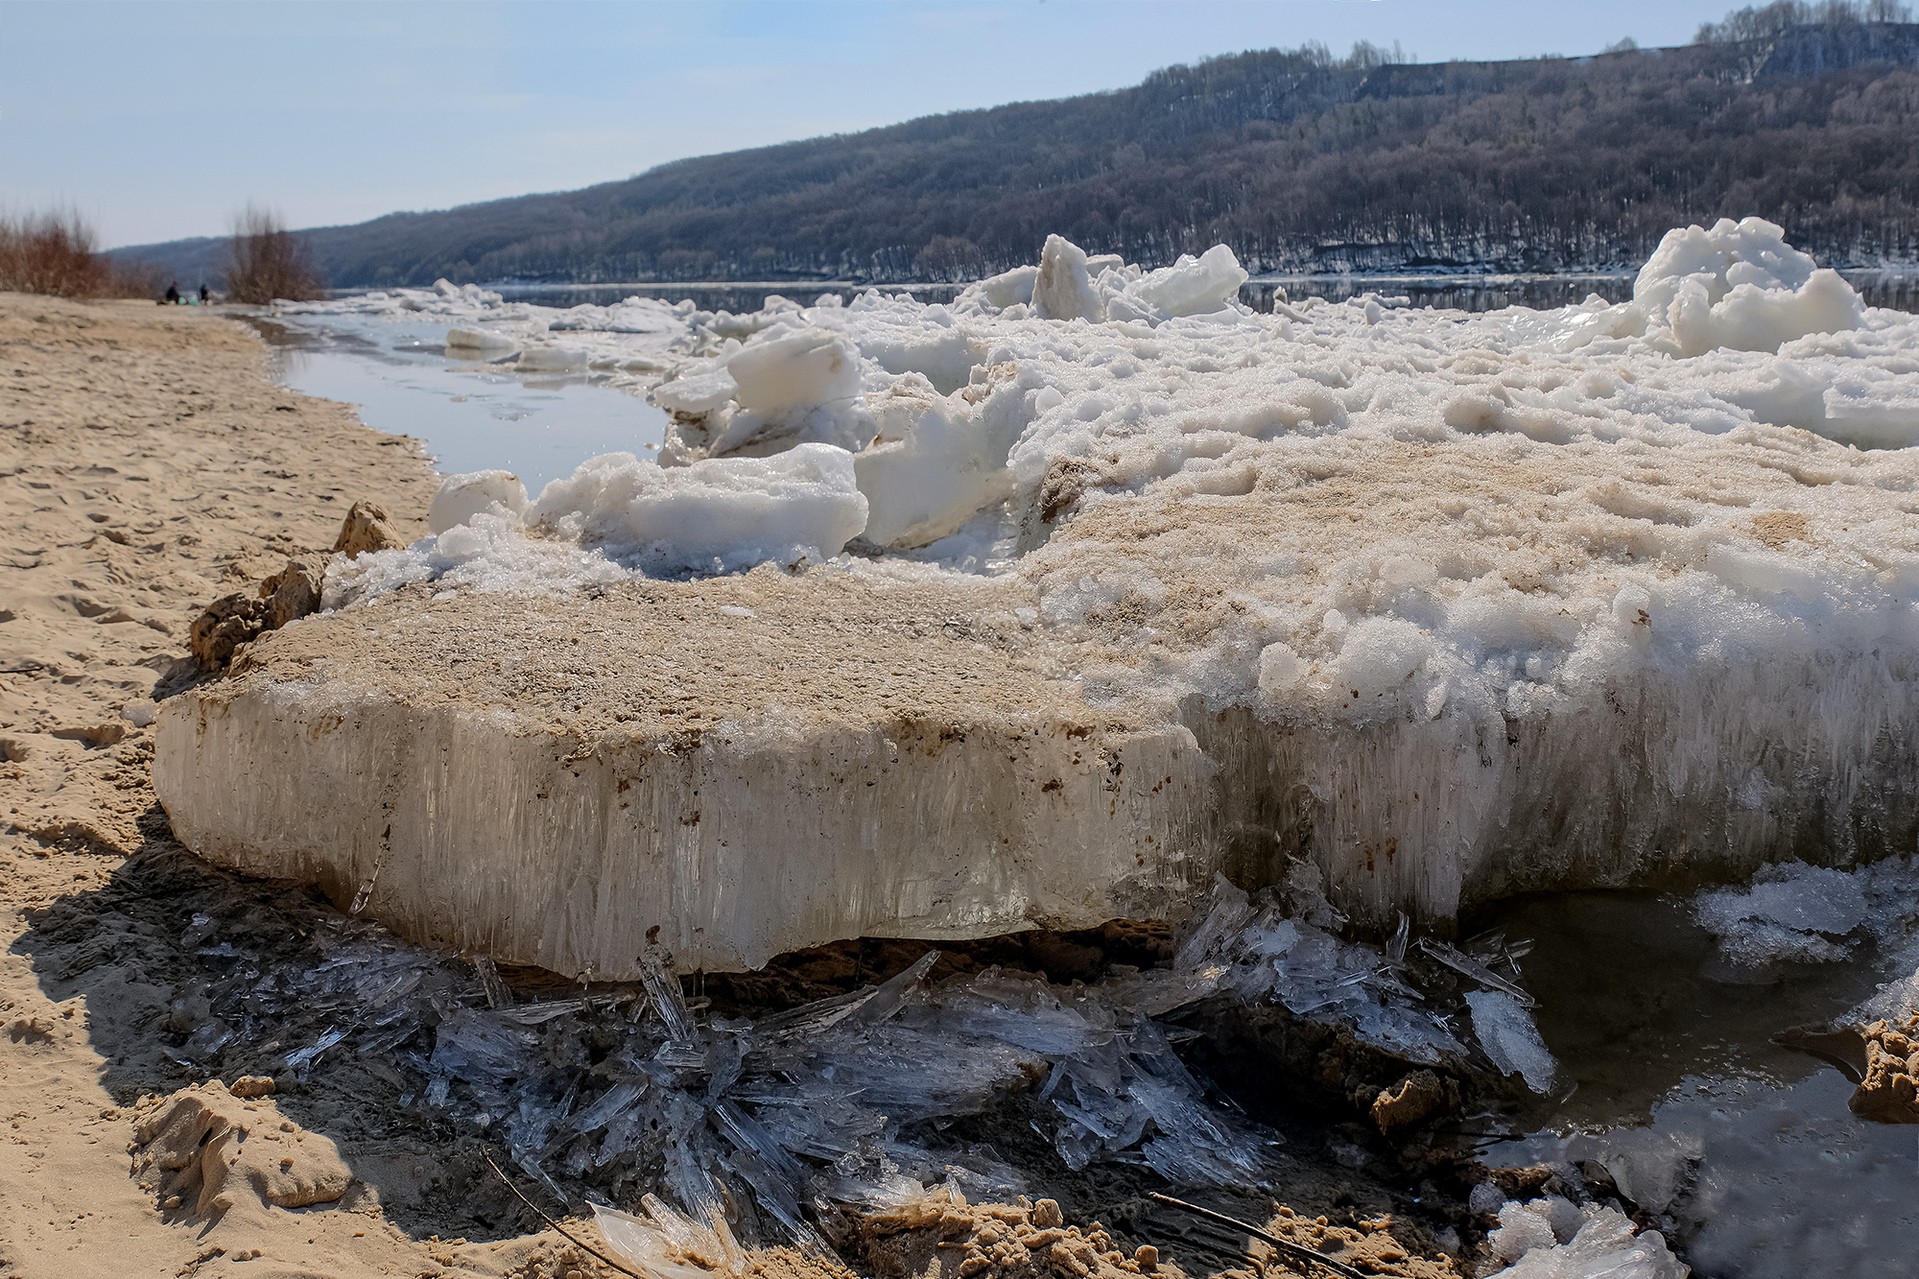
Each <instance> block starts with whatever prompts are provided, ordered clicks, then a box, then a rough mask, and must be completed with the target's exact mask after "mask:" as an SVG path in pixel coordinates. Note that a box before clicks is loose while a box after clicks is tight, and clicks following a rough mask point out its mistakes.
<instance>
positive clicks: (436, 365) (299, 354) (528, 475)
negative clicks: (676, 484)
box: [253, 316, 666, 494]
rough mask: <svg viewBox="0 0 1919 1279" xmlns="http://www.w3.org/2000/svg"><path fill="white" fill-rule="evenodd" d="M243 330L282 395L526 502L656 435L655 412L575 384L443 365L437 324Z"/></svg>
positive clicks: (661, 420) (316, 322)
mask: <svg viewBox="0 0 1919 1279" xmlns="http://www.w3.org/2000/svg"><path fill="white" fill-rule="evenodd" d="M253 323H254V326H255V327H256V328H257V329H259V330H260V331H261V333H262V335H263V336H265V337H266V339H267V341H268V343H269V344H270V345H272V346H273V348H274V350H275V354H276V359H277V363H278V372H279V376H280V380H281V381H283V382H284V383H286V385H287V386H289V387H291V388H293V389H294V390H296V391H300V392H302V393H304V394H307V395H316V396H320V397H322V398H324V399H329V400H340V401H343V402H345V403H348V404H352V405H354V406H356V407H357V408H358V409H359V412H360V420H361V421H363V422H365V423H366V424H367V425H368V426H370V427H372V428H373V429H374V430H376V431H386V432H388V433H389V434H393V435H411V436H413V437H414V438H416V439H418V440H420V441H421V443H422V444H424V445H425V447H426V451H427V453H428V454H429V455H431V456H432V458H433V460H434V465H435V466H436V467H438V469H439V470H440V471H441V472H442V473H444V474H449V475H450V474H455V473H458V472H461V471H484V470H494V469H500V470H508V471H512V472H513V473H514V474H516V475H518V476H519V477H520V479H521V480H523V481H524V482H525V483H526V487H527V490H528V492H530V493H535V494H537V493H538V492H539V491H540V488H541V487H542V486H543V485H545V484H546V483H547V482H548V481H549V480H555V479H559V478H561V477H563V476H567V475H571V474H572V473H573V471H574V468H576V467H577V466H579V464H580V463H581V462H583V461H585V460H586V459H587V458H589V457H595V456H597V455H599V454H601V453H634V454H638V455H639V456H642V457H645V456H648V455H649V453H650V452H651V450H653V449H657V448H658V447H659V446H660V440H661V437H662V435H663V434H664V432H665V430H666V414H664V413H662V412H661V411H660V410H659V409H656V408H654V407H653V406H652V405H651V404H648V403H647V402H646V401H645V400H642V399H641V398H639V397H638V396H636V395H629V394H627V393H625V392H622V391H615V390H611V389H609V388H607V387H604V386H599V385H596V384H595V383H594V382H592V381H591V380H590V379H589V378H587V377H586V376H585V375H584V374H567V375H544V376H528V377H521V376H517V375H515V374H514V373H512V372H510V371H508V370H504V369H495V368H492V367H490V366H488V365H486V364H484V363H478V362H464V361H454V360H449V359H447V358H446V356H445V355H444V354H443V351H444V345H443V344H444V342H445V338H446V328H447V326H446V323H445V322H444V321H438V322H419V323H403V324H393V323H384V322H381V323H373V322H365V321H359V322H356V321H355V320H354V319H353V317H341V316H325V317H299V318H297V319H296V320H295V321H294V322H293V323H283V322H280V321H276V320H269V319H256V320H254V322H253Z"/></svg>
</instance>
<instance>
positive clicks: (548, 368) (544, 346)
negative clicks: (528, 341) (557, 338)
mask: <svg viewBox="0 0 1919 1279" xmlns="http://www.w3.org/2000/svg"><path fill="white" fill-rule="evenodd" d="M587 360H588V355H587V352H586V351H585V350H583V349H582V348H580V347H577V346H562V345H559V344H557V343H550V342H542V343H540V344H539V345H537V346H528V347H524V348H522V349H521V351H520V359H519V367H520V368H522V369H525V370H527V371H528V372H532V373H574V372H578V371H580V370H582V369H584V368H586V365H587Z"/></svg>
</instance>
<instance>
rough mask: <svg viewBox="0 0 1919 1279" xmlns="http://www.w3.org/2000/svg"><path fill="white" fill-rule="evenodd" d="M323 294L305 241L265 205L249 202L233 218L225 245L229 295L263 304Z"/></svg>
mask: <svg viewBox="0 0 1919 1279" xmlns="http://www.w3.org/2000/svg"><path fill="white" fill-rule="evenodd" d="M325 295H326V286H325V285H324V284H323V283H322V282H321V280H320V273H319V271H318V270H317V269H315V267H314V265H313V262H312V259H311V258H309V257H308V256H307V251H306V246H305V245H303V244H301V243H300V241H299V240H298V239H296V238H295V237H294V235H293V233H292V232H290V231H288V230H287V229H286V227H285V225H284V224H282V223H281V221H280V218H279V215H278V214H276V213H274V212H272V211H271V210H269V209H262V208H259V207H257V206H255V205H248V206H247V207H246V209H245V210H243V211H242V212H241V214H240V216H239V217H237V218H235V219H234V223H233V244H232V246H231V247H230V248H229V250H228V259H227V296H228V297H229V298H231V299H232V300H233V301H235V302H251V303H254V304H256V305H264V304H266V303H268V302H272V301H275V300H281V301H287V302H306V301H311V300H313V299H315V298H320V297H324V296H325Z"/></svg>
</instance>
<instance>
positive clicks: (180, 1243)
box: [0, 294, 541, 1279]
mask: <svg viewBox="0 0 1919 1279" xmlns="http://www.w3.org/2000/svg"><path fill="white" fill-rule="evenodd" d="M434 482H435V479H434V476H433V473H432V471H431V469H430V468H429V467H428V466H427V464H426V462H425V460H424V459H423V458H422V457H421V455H420V454H419V451H418V449H417V447H416V446H415V445H414V444H413V442H412V441H410V440H406V439H402V438H395V437H390V436H381V435H377V434H375V433H374V432H372V431H370V430H368V429H366V428H365V427H364V426H362V425H361V424H360V423H359V421H358V420H357V419H356V418H355V417H354V415H353V413H352V411H351V410H350V409H348V408H346V407H345V406H343V405H338V404H331V403H328V402H325V401H321V400H311V399H306V398H304V397H301V396H297V395H293V394H291V393H289V392H288V391H286V390H284V389H283V388H281V387H279V386H276V385H275V384H274V383H273V382H272V380H271V379H270V378H269V376H268V373H267V353H266V350H265V348H264V347H263V346H262V345H261V344H260V343H259V342H258V341H257V340H256V339H255V338H253V337H252V335H250V334H249V333H247V332H246V331H245V330H243V329H242V328H240V327H239V326H238V325H235V324H232V323H230V322H228V321H225V320H222V319H220V318H218V317H217V316H216V315H214V314H211V313H208V312H203V311H199V310H188V309H185V308H179V309H175V308H156V307H153V306H151V305H143V304H140V303H101V304H92V305H85V304H77V303H70V302H63V301H58V300H52V299H45V298H37V297H27V296H23V295H17V294H0V494H3V495H4V498H3V499H0V500H3V501H4V506H5V509H6V511H7V517H8V518H7V519H6V521H5V522H4V527H0V793H4V795H5V801H4V811H0V868H4V869H3V870H0V930H4V943H5V954H4V955H0V1108H3V1109H4V1113H5V1115H6V1118H7V1122H8V1125H9V1128H8V1133H7V1136H8V1138H9V1140H7V1141H6V1142H5V1143H3V1144H0V1203H4V1205H5V1209H4V1211H3V1212H0V1216H3V1217H4V1218H5V1221H6V1225H5V1226H4V1228H0V1274H7V1275H23V1276H35V1277H36V1279H37V1277H38V1276H54V1275H82V1274H98V1275H104V1274H117V1275H125V1276H136V1275H172V1274H190V1273H203V1274H204V1273H222V1274H223V1273H227V1269H226V1266H225V1264H224V1263H225V1262H233V1261H237V1260H240V1259H242V1258H243V1257H251V1258H252V1259H253V1260H252V1264H251V1265H249V1266H248V1267H247V1269H246V1273H248V1274H256V1275H258V1274H293V1273H299V1274H314V1275H338V1276H359V1275H375V1274H392V1273H404V1274H430V1273H442V1272H443V1270H442V1266H441V1261H440V1258H442V1257H444V1258H447V1259H450V1260H454V1261H456V1262H457V1261H458V1258H457V1257H455V1256H454V1254H455V1252H456V1251H457V1250H455V1249H453V1248H450V1247H448V1246H445V1245H439V1244H434V1243H431V1242H428V1241H424V1240H416V1239H414V1238H410V1237H409V1236H408V1235H407V1234H406V1233H405V1232H404V1231H402V1230H401V1229H400V1228H398V1227H397V1226H395V1225H393V1224H392V1223H391V1222H390V1221H388V1220H387V1219H385V1218H384V1217H383V1216H382V1215H381V1213H380V1210H379V1206H378V1200H377V1196H372V1195H369V1194H366V1193H361V1194H357V1195H355V1196H354V1197H352V1198H351V1199H350V1200H349V1201H347V1202H346V1203H344V1204H343V1205H342V1206H343V1208H344V1209H345V1210H343V1211H337V1212H303V1213H297V1214H296V1213H294V1212H290V1211H288V1210H287V1209H284V1208H279V1207H270V1206H269V1205H267V1204H266V1203H265V1202H264V1201H263V1200H262V1198H261V1192H260V1191H258V1190H255V1189H254V1188H253V1187H252V1186H250V1185H249V1184H247V1183H246V1182H245V1181H244V1180H243V1179H240V1178H234V1179H233V1180H234V1181H235V1183H236V1184H235V1185H234V1186H233V1187H230V1188H229V1192H230V1193H231V1194H232V1196H233V1198H234V1200H235V1203H234V1206H233V1207H232V1208H231V1209H229V1210H227V1211H226V1212H225V1213H223V1214H221V1215H220V1217H219V1219H218V1220H217V1222H209V1221H207V1220H205V1219H202V1218H200V1217H199V1215H198V1214H197V1213H196V1212H194V1211H192V1210H191V1207H192V1206H191V1205H189V1206H187V1207H177V1206H176V1207H173V1208H169V1207H167V1206H166V1205H167V1203H168V1195H167V1193H166V1187H164V1186H162V1185H160V1184H159V1183H158V1179H157V1177H156V1175H155V1174H154V1172H153V1170H152V1169H148V1170H147V1171H146V1172H144V1173H143V1172H142V1171H141V1170H140V1169H139V1168H138V1166H137V1162H136V1161H135V1160H134V1159H133V1158H132V1157H130V1155H129V1151H130V1150H135V1149H137V1148H138V1147H139V1144H140V1142H139V1138H140V1135H141V1134H140V1121H141V1119H142V1118H144V1117H146V1116H148V1115H149V1114H150V1113H151V1112H152V1110H153V1109H154V1105H153V1101H152V1099H154V1098H157V1097H164V1096H165V1095H166V1094H168V1093H171V1092H172V1091H174V1090H175V1089H178V1088H180V1087H181V1084H182V1082H183V1081H182V1075H183V1073H184V1072H183V1069H182V1067H181V1065H180V1063H178V1062H176V1061H173V1060H171V1059H169V1057H168V1056H167V1055H166V1054H165V1053H164V1052H163V1051H162V1050H161V1037H160V1035H159V1034H158V1033H157V1032H159V1031H160V1030H161V1029H162V1028H163V1027H164V1025H165V1023H166V1022H167V1021H168V1019H170V1018H171V1019H178V1018H181V1017H191V1016H192V1015H193V1012H194V1008H193V1001H194V992H193V991H192V990H190V989H182V988H176V987H175V986H174V985H173V984H172V983H171V982H170V981H169V974H168V972H167V971H166V963H165V959H164V956H165V954H166V952H168V951H171V950H176V949H178V948H179V938H180V935H181V932H182V931H183V930H185V929H187V928H189V927H190V926H191V923H192V918H193V913H194V909H195V906H196V900H195V897H194V896H193V894H191V893H185V894H178V893H176V894H175V895H173V896H171V897H170V898H158V897H155V896H154V895H153V894H151V893H146V894H134V893H130V892H129V891H128V885H129V883H130V878H129V877H130V876H131V877H132V878H133V879H136V880H139V881H141V882H143V883H145V884H147V885H148V886H151V885H152V884H153V883H154V882H155V881H156V877H157V878H158V879H163V880H169V881H171V882H174V883H176V884H183V883H188V882H191V880H192V871H191V868H190V867H189V866H187V865H186V864H185V862H184V857H183V854H181V853H180V852H179V851H178V850H177V848H176V847H175V846H174V845H173V843H172V840H171V837H170V835H169V833H168V830H167V824H166V819H165V816H164V815H163V814H162V813H161V812H160V810H159V808H158V806H157V805H156V804H155V803H154V799H153V791H152V786H151V783H150V780H149V773H148V762H149V759H150V755H151V746H152V743H151V738H150V736H149V733H148V730H147V728H146V727H145V723H146V722H148V720H149V717H150V714H151V710H152V702H153V698H154V697H155V696H156V694H160V693H164V692H166V691H167V690H168V689H169V688H170V687H173V686H175V685H177V684H179V683H181V682H183V681H185V680H188V679H190V678H192V674H193V672H192V664H191V661H190V659H187V658H186V656H185V652H186V639H187V632H188V628H189V627H190V625H191V624H192V621H193V618H194V617H195V616H196V615H197V614H198V612H199V611H200V609H201V608H202V607H204V606H205V604H206V603H207V601H208V600H210V599H212V598H213V597H215V596H218V595H222V594H225V593H227V592H229V591H232V590H234V589H237V588H241V587H244V586H245V585H247V584H250V583H251V582H253V581H256V580H258V578H259V577H260V576H261V575H262V573H263V572H271V571H273V570H274V569H277V568H279V567H280V566H281V565H283V564H284V563H285V561H286V559H287V558H288V557H289V556H295V555H301V554H311V553H316V552H324V551H326V550H327V549H329V548H330V547H331V545H332V543H333V539H334V536H335V534H336V533H337V532H338V529H339V524H340V520H341V517H342V516H343V515H344V514H345V511H346V508H347V507H348V506H350V505H351V504H352V503H353V502H354V501H355V500H358V499H363V498H364V499H370V500H373V501H376V502H379V503H381V504H382V505H384V506H386V507H387V508H388V509H389V510H390V511H392V512H393V513H394V514H395V517H396V520H397V521H398V522H399V523H400V525H401V526H402V527H403V528H405V529H407V530H412V529H415V528H417V527H418V522H417V520H416V519H415V518H414V516H415V513H417V512H419V511H422V510H424V508H425V505H426V502H427V501H428V499H429V498H430V497H431V495H432V492H433V487H434ZM139 898H144V900H139ZM83 899H94V900H98V901H100V902H103V903H108V902H110V903H111V905H110V906H108V907H107V908H106V909H103V910H101V911H98V912H96V913H94V914H93V915H92V917H91V925H90V926H89V927H87V928H86V929H85V930H84V931H83V932H80V933H76V934H75V935H73V936H71V937H70V938H69V939H68V940H66V941H64V942H58V941H53V940H51V939H49V938H46V937H44V936H36V935H35V933H36V930H40V931H41V932H42V933H44V931H45V930H46V928H47V927H48V925H49V924H50V923H52V922H57V921H58V920H59V919H60V918H61V917H62V914H63V912H64V911H69V910H70V907H71V905H72V903H74V902H76V901H77V900H83ZM143 1099H145V1100H143ZM230 1104H231V1103H230ZM245 1104H246V1106H247V1107H248V1108H250V1110H251V1112H252V1119H251V1122H253V1123H254V1125H255V1127H256V1129H257V1130H260V1131H262V1132H264V1131H265V1130H266V1129H268V1128H269V1127H270V1128H272V1129H273V1130H274V1136H275V1137H277V1138H279V1139H281V1140H280V1141H279V1143H278V1144H279V1145H281V1146H284V1147H285V1148H286V1150H287V1151H288V1152H289V1158H290V1160H291V1162H290V1163H289V1164H288V1165H287V1170H288V1171H291V1172H296V1173H297V1172H300V1171H302V1170H311V1172H312V1175H313V1178H314V1181H315V1183H316V1184H320V1183H324V1181H325V1179H326V1174H327V1173H328V1172H329V1171H330V1170H331V1169H332V1168H333V1167H334V1166H335V1165H337V1164H338V1161H339V1156H338V1155H337V1154H335V1153H331V1152H332V1150H333V1143H332V1142H331V1141H329V1140H328V1139H327V1138H326V1137H324V1136H322V1135H318V1134H312V1133H309V1132H307V1131H306V1130H305V1129H304V1128H302V1127H301V1126H300V1125H296V1124H294V1123H293V1122H292V1121H291V1120H285V1124H286V1127H287V1128H290V1129H293V1131H291V1132H282V1131H279V1129H280V1119H281V1117H280V1116H279V1115H278V1114H277V1108H275V1107H274V1103H273V1102H272V1101H271V1100H255V1101H252V1102H248V1103H245ZM269 1120H271V1122H270V1123H269ZM206 1131H211V1129H210V1128H209V1129H206ZM262 1140H264V1138H262ZM211 1144H214V1145H216V1146H217V1145H221V1144H225V1145H228V1146H232V1145H234V1144H235V1143H233V1142H232V1141H228V1142H225V1143H211ZM143 1182H144V1183H145V1184H143ZM249 1196H250V1197H251V1202H250V1203H249V1202H248V1199H249ZM280 1197H282V1198H288V1196H287V1195H286V1194H284V1193H282V1194H281V1196H280ZM189 1198H191V1196H189ZM176 1202H177V1201H176ZM540 1246H541V1245H540V1244H539V1243H538V1241H529V1242H528V1243H527V1244H526V1245H524V1246H521V1247H517V1248H516V1249H514V1250H512V1251H510V1252H501V1253H499V1254H494V1255H490V1256H489V1258H488V1261H487V1264H486V1267H485V1269H484V1270H482V1271H481V1272H483V1273H499V1272H503V1271H504V1269H505V1268H506V1267H507V1266H509V1265H512V1264H517V1263H519V1262H523V1261H524V1260H526V1258H527V1257H528V1256H530V1255H531V1254H532V1252H533V1251H534V1250H536V1249H537V1248H538V1247H540ZM222 1259H223V1260H222ZM209 1266H211V1269H208V1268H207V1267H209Z"/></svg>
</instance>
